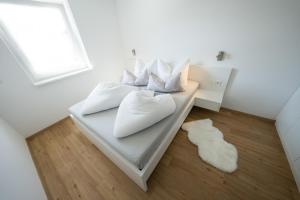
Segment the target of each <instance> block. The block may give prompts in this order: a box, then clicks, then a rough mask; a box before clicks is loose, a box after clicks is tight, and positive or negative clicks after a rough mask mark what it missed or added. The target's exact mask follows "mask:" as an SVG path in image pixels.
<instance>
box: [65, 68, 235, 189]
mask: <svg viewBox="0 0 300 200" xmlns="http://www.w3.org/2000/svg"><path fill="white" fill-rule="evenodd" d="M228 71H230V72H231V69H230V68H227V69H225V68H219V67H205V66H195V65H194V66H193V65H191V66H190V72H191V73H189V79H190V80H193V81H197V82H199V83H200V86H201V88H202V89H207V90H210V89H216V88H215V87H216V86H217V87H222V88H223V87H224V90H225V88H226V85H227V82H228V80H229V76H230V73H228ZM218 83H221V85H219V84H218ZM196 97H197V92H195V93H194V95H193V96H192V98H191V99H190V101H189V102H188V104H187V105H186V107H185V108H184V110H183V111H182V113H181V115H180V116H179V117H178V118H177V120H176V121H175V122H174V125H173V126H172V128H171V129H170V130H169V132H168V133H167V135H166V137H165V138H164V139H163V141H162V142H161V144H160V145H159V147H158V148H157V149H156V151H155V152H154V153H153V155H152V156H151V157H150V159H149V161H148V163H147V164H146V165H145V166H144V168H143V169H142V170H140V169H138V168H137V167H136V166H135V165H133V164H132V163H130V162H129V161H128V160H126V159H125V158H124V157H123V156H122V155H121V154H119V153H118V152H117V151H116V150H114V149H113V148H111V147H110V146H109V145H108V144H107V143H106V142H105V141H103V140H101V138H99V137H98V136H96V135H95V134H94V133H93V132H92V131H90V130H89V129H88V128H87V127H86V126H85V125H83V124H82V123H81V122H80V121H79V120H78V119H76V117H74V116H72V115H70V116H71V118H72V119H73V120H74V122H75V123H76V125H77V126H78V127H79V128H80V130H81V131H82V133H84V134H85V135H86V136H87V137H88V138H89V139H90V141H91V142H92V143H94V144H95V145H96V146H97V147H98V148H99V149H100V150H101V151H102V152H103V153H104V154H105V155H106V156H107V157H108V158H110V160H111V161H113V162H114V163H115V164H116V165H117V166H118V167H119V168H120V169H121V170H122V171H123V172H125V174H127V176H129V178H131V179H132V180H133V181H134V182H135V183H136V184H137V185H138V186H140V187H141V188H142V189H143V190H144V191H147V189H148V187H147V180H148V179H149V177H150V175H151V173H152V172H153V170H154V169H155V167H156V166H157V164H158V162H159V160H160V159H161V157H162V156H163V154H164V153H165V151H166V150H167V148H168V146H169V145H170V143H171V142H172V140H173V138H174V137H175V135H176V133H177V132H178V130H179V129H180V127H181V125H182V123H183V122H184V120H185V118H186V117H187V115H188V114H189V112H190V111H191V109H192V107H193V106H194V103H195V98H196ZM197 98H199V97H197Z"/></svg>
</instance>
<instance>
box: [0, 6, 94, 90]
mask: <svg viewBox="0 0 300 200" xmlns="http://www.w3.org/2000/svg"><path fill="white" fill-rule="evenodd" d="M28 2H29V3H26V4H24V3H0V33H1V38H2V39H3V40H4V41H5V43H6V44H7V46H8V47H9V49H10V50H11V52H12V53H13V54H14V55H15V57H16V58H17V60H18V61H19V64H20V66H21V67H22V68H23V69H24V71H25V72H26V74H27V75H28V76H29V77H30V79H31V80H32V81H33V83H34V84H35V85H39V84H43V83H46V82H50V81H53V80H56V79H60V78H63V77H66V76H69V75H73V74H77V73H79V72H82V71H86V70H88V69H91V65H90V63H89V60H88V57H87V54H86V52H85V49H84V47H83V44H82V42H81V39H80V36H79V33H78V30H77V29H76V26H75V23H74V20H73V18H72V16H71V13H70V10H67V9H66V6H65V5H64V4H61V3H45V2H34V1H28Z"/></svg>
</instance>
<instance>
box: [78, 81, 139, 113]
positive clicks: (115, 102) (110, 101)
mask: <svg viewBox="0 0 300 200" xmlns="http://www.w3.org/2000/svg"><path fill="white" fill-rule="evenodd" d="M133 90H136V88H135V87H133V86H128V85H123V84H120V83H99V85H98V86H97V87H96V88H95V89H94V90H93V91H92V92H91V94H90V95H89V96H88V97H87V98H86V100H85V102H84V104H83V106H82V110H81V112H82V114H83V115H87V114H92V113H95V112H100V111H103V110H108V109H111V108H115V107H118V106H119V105H120V103H121V101H122V100H123V98H124V97H125V96H126V95H127V94H128V93H130V92H131V91H133Z"/></svg>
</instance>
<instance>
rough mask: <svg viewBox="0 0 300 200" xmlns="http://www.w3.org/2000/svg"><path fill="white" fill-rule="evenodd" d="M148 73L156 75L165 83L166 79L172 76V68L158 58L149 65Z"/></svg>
mask: <svg viewBox="0 0 300 200" xmlns="http://www.w3.org/2000/svg"><path fill="white" fill-rule="evenodd" d="M148 71H149V74H151V73H153V74H156V75H157V76H158V77H159V78H161V79H162V80H163V81H166V80H167V79H168V77H169V76H171V75H172V67H171V66H170V65H169V64H167V63H166V62H164V61H163V60H161V59H160V58H157V59H155V60H153V61H152V63H151V64H150V65H149V68H148Z"/></svg>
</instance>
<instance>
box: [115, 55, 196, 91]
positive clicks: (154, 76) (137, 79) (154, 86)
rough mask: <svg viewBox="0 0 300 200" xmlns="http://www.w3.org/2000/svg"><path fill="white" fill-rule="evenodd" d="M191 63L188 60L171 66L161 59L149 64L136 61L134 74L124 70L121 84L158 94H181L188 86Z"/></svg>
mask: <svg viewBox="0 0 300 200" xmlns="http://www.w3.org/2000/svg"><path fill="white" fill-rule="evenodd" d="M189 63H190V61H189V59H186V60H184V61H183V62H179V63H176V64H174V65H173V66H171V65H169V64H168V63H166V62H164V61H163V60H161V59H159V58H158V59H155V60H153V61H151V62H149V63H147V64H144V63H143V62H142V61H141V60H136V64H135V68H134V73H132V72H130V71H128V70H124V72H123V77H122V81H121V82H122V83H123V84H126V85H132V86H147V89H149V90H153V91H156V92H180V91H183V90H184V87H185V86H186V85H187V81H188V70H189Z"/></svg>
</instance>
